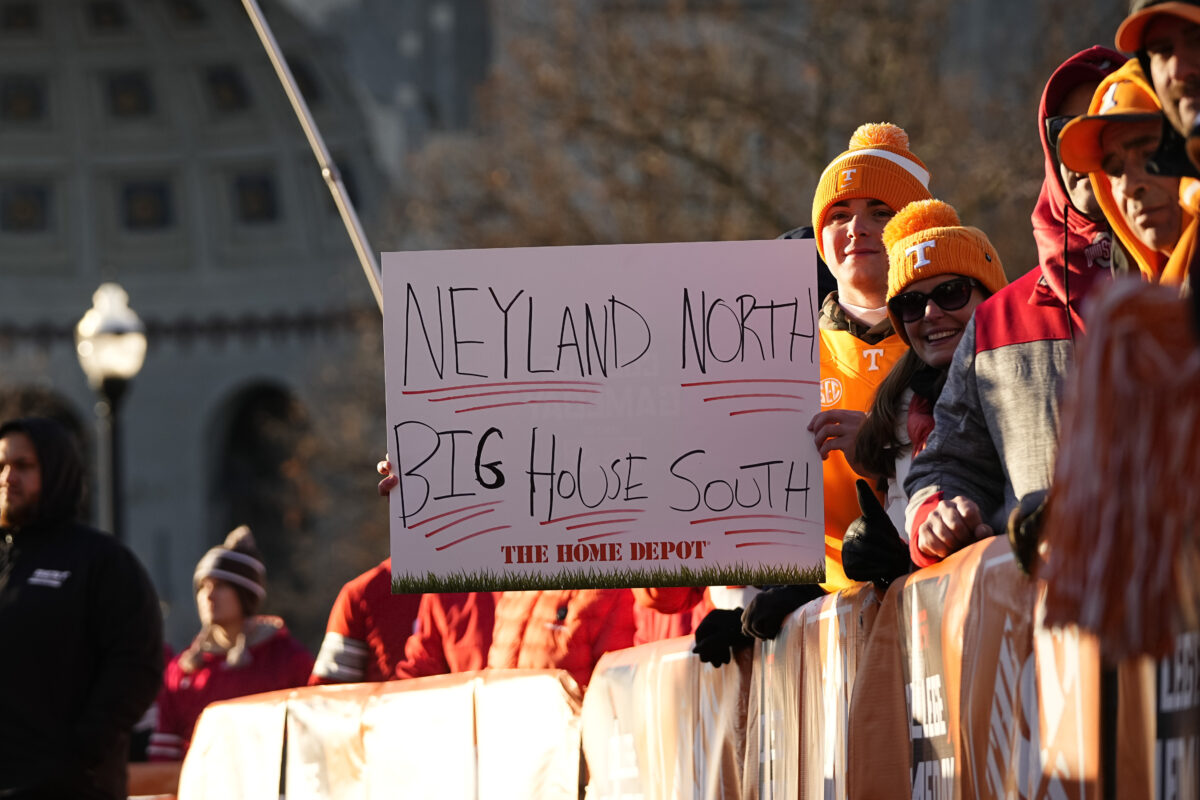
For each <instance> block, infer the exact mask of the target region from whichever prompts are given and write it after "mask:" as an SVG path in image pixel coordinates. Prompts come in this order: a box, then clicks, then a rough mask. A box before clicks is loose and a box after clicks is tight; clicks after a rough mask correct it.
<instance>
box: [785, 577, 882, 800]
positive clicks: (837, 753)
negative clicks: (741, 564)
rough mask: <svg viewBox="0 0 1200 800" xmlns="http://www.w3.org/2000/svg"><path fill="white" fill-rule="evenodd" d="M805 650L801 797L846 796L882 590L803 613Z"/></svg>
mask: <svg viewBox="0 0 1200 800" xmlns="http://www.w3.org/2000/svg"><path fill="white" fill-rule="evenodd" d="M797 613H798V614H799V617H800V624H801V626H802V629H803V632H804V636H803V640H802V644H801V648H800V662H801V672H800V674H801V676H802V688H801V695H800V709H801V712H802V716H801V719H802V720H803V724H802V725H801V726H800V770H799V771H800V797H801V798H813V800H822V799H823V800H843V798H845V797H846V772H847V760H846V759H847V752H848V751H847V741H846V737H847V735H848V726H849V710H850V698H851V694H852V693H853V688H854V679H855V676H856V675H857V674H858V668H859V664H860V659H861V656H862V651H863V648H864V647H865V646H866V642H867V638H868V635H869V634H870V631H871V628H872V627H873V625H874V623H875V618H876V615H877V614H878V613H879V592H878V591H877V590H876V589H875V586H874V585H873V584H870V583H856V584H854V585H852V586H850V587H848V588H846V589H843V590H842V591H840V592H836V593H834V594H831V595H828V596H826V597H823V598H821V599H819V600H815V601H813V602H811V603H809V604H807V605H805V606H804V607H802V608H801V609H800V610H799V611H798V612H797Z"/></svg>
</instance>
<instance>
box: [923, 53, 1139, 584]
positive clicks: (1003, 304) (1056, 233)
mask: <svg viewBox="0 0 1200 800" xmlns="http://www.w3.org/2000/svg"><path fill="white" fill-rule="evenodd" d="M1124 62H1125V57H1124V56H1122V55H1121V54H1120V53H1117V52H1116V51H1115V50H1109V49H1107V48H1104V47H1092V48H1089V49H1088V50H1085V51H1083V52H1081V53H1078V54H1076V55H1075V56H1072V57H1071V58H1070V59H1068V60H1067V61H1066V62H1065V63H1064V64H1063V65H1062V66H1060V67H1059V68H1058V69H1057V70H1056V71H1055V72H1054V74H1053V75H1052V76H1051V77H1050V80H1049V82H1047V84H1046V89H1045V91H1044V92H1043V94H1042V100H1041V104H1040V106H1039V108H1038V130H1039V131H1040V134H1041V142H1042V150H1043V153H1044V156H1045V158H1044V161H1043V164H1044V170H1045V178H1044V180H1043V183H1042V191H1041V193H1040V195H1039V196H1038V200H1037V204H1036V206H1035V207H1034V211H1033V217H1032V219H1033V235H1034V239H1035V240H1036V242H1037V248H1038V257H1039V261H1040V262H1041V263H1040V264H1039V265H1038V266H1037V267H1035V268H1034V269H1033V270H1031V271H1030V272H1028V273H1026V274H1025V275H1024V276H1023V277H1021V278H1018V279H1017V280H1016V281H1014V282H1012V283H1010V284H1009V285H1008V286H1006V287H1005V288H1003V289H1001V290H1000V291H999V292H997V293H996V294H994V295H992V296H991V297H990V298H988V299H987V300H985V301H984V302H983V303H981V304H980V305H979V307H978V308H976V309H975V315H974V317H972V319H971V321H970V322H969V323H968V324H967V327H966V330H965V331H964V332H963V338H962V340H961V341H960V342H959V345H958V350H957V351H956V352H955V356H954V362H953V363H952V364H951V366H950V372H949V375H948V376H947V379H946V385H945V388H944V389H943V390H942V394H941V396H940V398H939V399H938V403H937V406H936V407H935V409H934V426H933V432H932V433H931V434H930V436H929V439H928V440H927V442H926V446H925V449H924V450H923V451H922V452H921V453H920V454H919V455H918V456H917V457H916V458H915V459H914V460H913V465H912V469H911V470H910V472H909V474H908V478H907V479H906V480H905V483H904V487H905V491H906V492H907V493H908V496H909V498H910V499H909V503H908V509H907V513H906V518H907V528H908V532H909V543H910V552H911V554H912V558H913V562H914V563H915V564H916V565H917V566H919V567H921V566H928V565H929V564H931V563H933V561H934V559H930V558H929V557H928V556H926V555H925V554H924V553H922V552H920V551H919V550H918V549H917V537H916V535H915V534H916V531H917V529H918V528H919V527H920V526H921V523H923V522H924V521H925V519H926V517H928V516H929V513H930V512H931V511H932V510H933V509H934V507H936V506H937V504H938V502H939V501H941V500H943V499H951V498H954V497H956V496H959V495H961V496H964V497H967V498H969V499H971V500H973V501H974V502H975V503H976V504H977V505H978V506H979V509H980V512H981V514H982V516H983V519H984V522H986V523H988V524H989V525H991V526H992V529H993V530H994V531H997V532H999V531H1002V530H1004V525H1005V522H1006V521H1007V518H1008V515H1009V513H1010V512H1011V511H1012V509H1013V508H1015V507H1016V505H1017V501H1018V500H1019V499H1020V498H1021V497H1022V496H1024V495H1025V494H1027V493H1029V492H1032V491H1036V490H1039V489H1045V488H1047V487H1048V486H1049V485H1050V478H1051V474H1052V472H1053V469H1054V454H1055V449H1056V442H1057V436H1058V400H1059V393H1060V387H1061V385H1062V382H1063V380H1064V379H1065V377H1066V375H1067V373H1068V371H1069V369H1070V366H1071V363H1072V360H1073V354H1074V348H1075V338H1076V336H1077V335H1079V334H1082V333H1083V331H1084V324H1083V319H1082V317H1081V316H1080V309H1081V307H1082V304H1083V301H1084V299H1085V298H1086V297H1087V296H1088V294H1089V293H1090V292H1091V290H1092V288H1093V286H1095V285H1096V284H1097V282H1099V281H1103V280H1107V279H1108V278H1109V277H1110V276H1111V271H1112V236H1111V234H1110V233H1109V231H1108V228H1107V225H1106V224H1105V223H1103V222H1094V221H1092V220H1089V219H1087V218H1086V217H1084V216H1083V215H1082V214H1081V213H1079V211H1078V210H1077V209H1075V208H1074V207H1073V206H1072V205H1071V202H1070V200H1069V198H1068V195H1067V190H1066V188H1065V187H1064V185H1063V182H1062V177H1061V176H1060V174H1059V170H1058V165H1057V161H1056V158H1055V156H1054V151H1053V150H1052V148H1051V145H1050V141H1049V139H1048V137H1047V135H1046V124H1045V123H1046V117H1047V116H1048V109H1049V110H1053V109H1057V108H1058V107H1059V105H1060V104H1061V103H1062V101H1063V99H1064V98H1065V97H1066V96H1067V94H1068V93H1069V92H1070V91H1071V90H1072V89H1073V88H1075V87H1076V86H1078V85H1079V84H1081V83H1084V82H1086V81H1092V82H1099V81H1101V80H1102V79H1103V78H1104V76H1105V75H1108V74H1109V73H1111V72H1112V71H1114V70H1115V69H1117V68H1118V67H1119V66H1121V64H1123V63H1124Z"/></svg>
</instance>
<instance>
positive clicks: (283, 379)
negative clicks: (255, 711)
mask: <svg viewBox="0 0 1200 800" xmlns="http://www.w3.org/2000/svg"><path fill="white" fill-rule="evenodd" d="M377 5H378V6H379V7H380V9H386V13H387V14H388V15H389V17H391V18H393V19H394V22H395V30H404V31H406V33H405V34H403V36H402V37H401V40H400V41H398V40H397V37H398V36H400V35H399V34H397V33H395V32H394V31H391V32H389V31H384V30H381V29H377V28H371V29H369V30H368V32H367V33H364V32H363V29H362V28H361V27H360V28H359V38H358V40H357V42H358V43H357V44H355V42H354V41H351V42H349V43H347V42H346V41H345V40H344V39H343V40H340V41H339V39H338V38H337V37H336V36H334V35H332V34H333V33H337V30H336V29H337V28H338V26H339V25H341V26H343V27H345V26H347V25H348V26H351V27H353V26H354V25H355V23H356V19H355V18H354V8H353V7H352V6H351V5H349V4H336V3H316V2H309V3H292V4H291V6H290V7H287V6H282V5H280V4H279V3H277V2H263V3H262V6H263V8H264V11H265V12H266V13H267V16H268V19H269V20H270V22H271V25H272V28H273V30H274V33H275V36H276V37H277V39H278V40H279V42H280V45H281V47H282V49H283V50H284V52H285V54H286V55H287V56H288V58H289V61H290V65H291V68H292V70H293V72H294V74H295V76H296V79H297V82H298V83H299V85H300V87H301V89H302V90H303V93H304V95H305V97H306V98H307V101H308V103H309V105H310V108H311V110H312V112H313V115H314V117H315V119H316V121H317V123H318V125H319V126H320V130H321V132H322V134H323V136H324V138H325V141H326V144H327V146H328V148H329V150H330V152H331V154H332V155H333V157H334V159H335V160H336V161H337V163H338V165H339V168H340V170H341V171H342V174H343V177H344V180H345V182H346V184H347V186H348V189H349V191H350V194H351V197H352V199H353V200H354V202H355V203H356V206H357V208H358V211H359V213H360V215H361V216H362V218H363V220H364V223H365V225H366V227H367V231H368V234H369V236H371V238H372V243H373V244H374V243H375V239H376V238H378V237H382V236H384V234H385V230H386V220H387V218H388V214H387V211H386V208H387V202H388V197H389V194H390V188H389V182H391V181H395V180H398V177H399V174H400V168H401V165H402V163H403V156H404V153H405V152H406V151H407V149H408V148H409V147H410V146H411V144H410V143H411V142H415V141H418V140H419V138H420V136H421V135H423V133H424V131H427V130H438V129H444V128H446V127H447V126H450V125H461V124H462V122H463V120H464V119H465V115H466V113H467V112H466V110H465V108H466V102H467V101H466V98H467V97H468V90H467V89H465V88H464V87H462V86H458V85H455V84H453V83H446V81H445V78H444V76H442V77H439V76H441V72H440V71H439V70H438V69H436V68H435V66H434V65H431V64H430V63H428V62H429V60H430V59H435V60H436V59H442V60H448V61H454V60H455V59H456V58H457V57H458V56H460V55H461V51H462V50H467V49H470V50H471V51H472V52H473V53H475V54H476V55H481V54H485V53H486V46H480V45H478V44H474V45H472V44H469V43H466V42H458V41H455V34H454V31H455V21H456V19H458V18H459V16H469V15H466V14H464V13H463V12H462V11H461V9H460V6H462V4H454V3H427V2H387V3H378V4H377ZM337 6H340V8H339V7H337ZM377 10H379V9H377ZM456 15H459V16H456ZM343 32H344V31H343ZM372 36H379V37H383V42H384V43H385V44H386V45H387V46H382V45H380V46H379V47H378V48H377V49H373V45H377V44H379V43H378V42H374V41H373V40H372V38H371V37H372ZM388 37H391V38H390V41H388ZM439 48H440V49H439ZM456 51H457V54H456ZM348 52H353V54H354V58H350V57H349V56H348ZM0 53H2V55H0V397H2V398H3V408H4V412H5V414H10V413H21V412H30V411H41V412H47V411H49V412H52V413H55V414H57V415H58V416H60V417H62V418H64V419H65V420H66V421H67V422H68V424H70V425H72V426H73V427H74V428H75V429H76V430H78V431H79V432H81V434H82V439H83V443H84V446H85V448H86V449H87V451H88V452H87V457H88V458H89V463H92V464H93V466H94V462H95V450H96V442H95V435H94V432H93V431H94V425H93V411H92V410H93V405H94V403H95V402H96V399H95V396H94V395H93V393H92V391H91V390H90V389H89V387H88V385H87V383H86V381H85V379H84V377H83V374H82V372H81V370H80V367H79V364H78V361H77V358H76V354H75V346H74V340H73V327H74V325H75V323H76V322H77V321H78V320H79V318H80V317H81V316H82V315H83V313H84V311H85V310H86V309H87V308H88V307H89V306H90V305H91V296H92V293H93V292H94V291H95V289H96V288H97V286H98V285H99V284H100V283H101V282H104V281H110V280H116V281H118V282H119V283H120V284H121V285H122V286H123V287H124V288H125V289H126V291H127V292H128V294H129V297H130V305H131V307H132V308H133V309H134V310H135V311H136V312H137V313H138V314H140V315H141V317H142V318H143V320H144V321H145V323H146V327H147V337H148V340H149V352H148V355H147V358H146V362H145V366H144V367H143V369H142V371H141V373H140V375H138V377H137V378H136V379H135V380H134V382H133V384H132V385H131V387H130V389H129V392H128V395H127V399H126V402H125V404H124V409H123V413H122V417H121V419H122V433H123V436H122V441H121V446H122V451H123V460H124V469H123V472H124V475H123V478H122V479H123V485H124V492H123V510H124V520H125V524H124V525H123V527H124V530H123V531H121V534H122V535H123V536H124V538H125V540H126V541H127V542H128V543H129V544H130V545H131V546H132V547H133V548H134V550H135V551H136V552H137V553H138V554H139V556H140V557H141V558H142V560H143V561H144V563H145V564H146V565H147V567H148V568H149V569H150V571H151V574H152V575H153V577H154V580H155V583H156V584H157V587H158V590H159V593H160V595H161V596H162V599H163V601H164V603H165V604H166V606H167V607H168V610H169V612H170V613H169V614H168V618H167V625H168V639H169V640H170V641H171V642H172V643H173V644H175V646H176V647H179V646H181V645H183V644H185V643H186V641H187V639H188V637H189V636H190V635H191V634H192V633H193V632H194V631H195V629H196V627H197V624H198V623H197V621H196V616H195V607H194V604H193V601H192V584H191V575H192V570H193V568H194V566H195V564H196V561H197V560H198V559H199V557H200V555H201V554H202V553H203V552H204V551H205V550H206V549H207V548H208V547H210V546H212V545H213V544H215V543H216V542H218V541H220V539H221V538H223V536H224V534H225V532H226V531H228V530H229V529H230V528H231V527H232V526H233V525H235V524H237V523H239V522H243V521H244V522H248V523H250V524H251V526H252V527H253V528H254V529H255V531H256V535H257V537H258V539H259V542H260V545H261V546H262V549H263V550H264V554H265V555H266V558H267V561H268V570H269V571H270V573H271V581H272V584H271V588H272V593H273V595H274V596H275V597H274V599H275V600H276V602H275V603H272V602H271V600H272V597H270V596H269V597H268V610H276V611H280V612H282V613H284V615H285V616H287V617H288V618H289V622H290V623H291V624H292V625H293V627H295V628H298V629H299V632H300V633H301V634H302V635H304V636H305V637H306V639H307V641H308V642H309V644H310V646H313V645H315V643H316V637H317V634H318V633H319V631H320V630H321V628H322V627H323V625H324V614H325V613H327V610H328V607H329V604H330V603H331V602H332V599H333V593H334V592H336V589H337V587H338V586H339V585H340V583H341V582H342V581H344V580H346V579H347V578H349V577H350V576H351V575H352V574H353V572H352V571H350V570H351V568H352V567H353V568H357V569H361V568H364V567H366V566H368V565H369V564H370V563H374V561H375V560H378V559H379V558H382V557H383V556H384V555H386V539H384V538H381V539H380V540H379V541H378V542H377V543H375V547H376V548H377V549H376V550H375V552H367V553H365V554H362V553H356V554H354V557H353V558H349V557H348V558H345V559H343V560H342V561H341V562H338V561H336V560H334V561H329V560H328V559H325V558H323V557H322V554H328V553H331V552H334V553H337V552H340V546H339V537H340V536H342V535H343V534H346V533H347V531H345V530H343V529H342V523H341V522H340V520H341V519H342V516H340V515H339V514H338V513H337V512H338V510H339V509H340V508H342V507H344V506H346V505H359V506H365V505H369V506H370V510H371V511H374V512H375V513H377V514H380V513H381V511H382V509H381V507H380V506H379V505H378V503H379V501H378V500H377V499H376V498H374V497H372V496H371V494H372V492H370V489H369V487H370V486H371V485H372V484H373V479H372V478H371V465H372V464H373V463H374V460H375V459H376V458H378V457H379V453H378V452H376V449H377V448H376V447H374V446H373V442H376V441H382V431H380V432H379V434H378V435H376V436H375V437H373V438H371V437H368V438H367V441H368V442H369V443H372V446H371V447H370V449H369V450H367V451H366V452H353V453H346V454H344V455H345V456H346V458H347V460H348V462H349V463H357V465H358V468H359V469H360V470H361V472H362V474H363V478H365V484H361V485H365V486H366V487H367V489H366V490H364V491H363V496H362V497H355V498H334V499H333V501H332V502H329V500H328V498H326V507H324V508H325V510H324V512H323V513H318V511H317V510H315V506H314V503H313V498H312V497H309V496H307V494H308V490H310V489H314V490H315V489H318V488H319V486H318V484H319V483H320V482H321V479H320V477H319V476H320V469H319V466H320V465H319V464H317V465H316V468H314V465H313V464H312V463H311V462H312V461H314V458H313V454H314V453H317V454H319V453H320V452H322V449H321V447H320V446H319V445H318V446H316V447H315V449H314V447H313V446H310V445H306V443H305V439H306V437H313V436H316V437H324V438H325V439H327V440H328V439H331V438H332V439H334V440H335V444H337V442H336V438H337V435H338V434H337V432H336V431H334V430H331V429H330V425H329V417H330V415H331V414H332V413H333V412H332V411H331V409H330V403H331V402H334V400H331V398H334V399H335V400H336V395H337V391H338V390H339V388H344V381H343V380H342V377H341V375H339V369H340V368H346V367H347V365H351V364H353V362H354V359H355V358H356V357H357V355H356V354H357V353H358V351H359V349H360V343H361V341H362V336H361V335H360V334H361V330H363V329H366V330H368V331H369V330H370V329H371V328H372V327H374V328H375V329H377V328H378V326H379V312H378V311H377V310H376V309H375V304H374V300H373V299H372V297H371V294H370V292H369V290H368V288H367V283H366V281H365V279H364V277H363V274H362V270H361V268H360V266H359V264H358V262H357V260H356V259H355V256H354V252H353V250H352V248H351V245H350V241H349V238H348V236H347V234H346V231H345V228H344V226H343V224H342V222H341V220H340V218H339V217H338V215H337V213H336V210H335V208H334V205H333V202H332V200H331V198H330V195H329V192H328V191H327V189H326V187H325V185H324V183H323V182H322V180H321V178H320V175H319V173H318V171H317V168H316V162H315V160H314V157H313V155H312V153H311V150H310V149H309V146H308V144H307V142H306V140H305V139H304V137H303V135H302V133H301V130H300V127H299V125H298V123H297V121H296V118H295V116H294V114H293V112H292V109H291V107H290V105H289V104H288V102H287V99H286V96H285V95H284V93H283V91H282V89H281V87H280V85H279V82H278V80H277V78H276V76H275V74H274V71H273V70H272V68H271V66H270V63H269V61H268V60H267V57H266V55H265V53H264V50H263V47H262V46H261V44H260V43H259V40H258V38H257V36H256V34H255V32H254V30H253V28H252V27H251V24H250V22H249V18H248V15H247V12H246V11H245V9H244V8H243V5H242V3H241V2H238V1H237V0H28V1H27V2H18V1H16V0H5V2H2V3H0ZM355 59H357V61H356V60H355ZM347 64H350V65H351V66H357V67H358V68H359V69H360V70H361V71H362V72H364V73H366V74H371V75H374V76H375V80H374V81H372V82H366V83H358V84H356V85H353V86H352V85H351V82H350V81H349V80H348V79H347V77H346V74H345V68H346V65H347ZM439 81H440V82H439ZM410 129H411V132H408V131H409V130H410ZM379 249H383V248H382V247H381V246H379V245H376V250H379ZM371 392H374V393H375V394H378V395H379V397H378V399H376V398H371V402H375V403H379V404H381V403H382V386H381V385H379V386H374V387H368V388H367V390H366V393H368V394H369V393H371ZM345 444H347V445H350V443H348V442H347V443H345ZM305 448H307V450H305ZM328 449H329V445H328V444H327V445H326V446H325V450H326V451H327V450H328ZM305 454H307V456H306V455H305ZM298 473H305V474H303V475H301V474H298ZM93 485H95V482H94V481H93ZM329 508H332V509H333V511H332V512H330V511H329V510H328V509H329ZM313 540H316V541H317V542H324V543H325V546H324V547H314V545H313V544H312V541H313ZM304 543H307V544H304ZM301 544H304V546H300V545H301ZM366 549H367V550H371V547H369V546H368V547H367V548H366ZM297 554H299V555H297ZM302 557H303V558H311V559H313V560H320V561H322V562H323V563H321V564H309V565H307V569H301V566H302V565H299V564H297V563H296V561H297V559H299V558H302ZM347 562H348V564H349V565H348V566H347V565H346V564H347ZM339 564H340V565H342V566H343V568H342V569H337V568H335V565H339ZM289 573H291V575H290V576H289ZM296 575H303V576H306V577H305V579H303V580H296V579H295V576H296ZM277 585H278V586H279V587H281V590H280V591H279V592H276V591H275V588H276V586H277ZM298 599H304V600H307V601H309V602H308V605H310V606H311V609H310V608H307V607H306V608H296V609H291V608H288V607H287V606H288V605H293V606H298V605H301V604H300V603H298V602H297V600H298ZM288 600H290V601H291V602H290V603H289V602H287V601H288ZM281 605H282V607H281ZM293 610H294V611H295V613H294V614H293V613H291V612H292V611H293ZM297 615H298V616H299V617H301V618H299V619H298V618H296V617H297Z"/></svg>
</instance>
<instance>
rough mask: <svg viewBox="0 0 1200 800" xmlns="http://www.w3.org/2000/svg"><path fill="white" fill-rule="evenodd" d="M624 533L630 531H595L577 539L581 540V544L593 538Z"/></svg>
mask: <svg viewBox="0 0 1200 800" xmlns="http://www.w3.org/2000/svg"><path fill="white" fill-rule="evenodd" d="M622 533H629V531H613V532H612V533H593V534H592V535H591V536H580V537H579V538H578V539H576V540H575V541H577V542H579V543H580V544H583V543H584V542H587V541H591V540H592V539H603V538H604V537H606V536H620V535H621V534H622Z"/></svg>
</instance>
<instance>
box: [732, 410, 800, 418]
mask: <svg viewBox="0 0 1200 800" xmlns="http://www.w3.org/2000/svg"><path fill="white" fill-rule="evenodd" d="M776 411H788V412H790V413H792V414H803V413H804V409H802V408H748V409H746V410H745V411H730V412H729V416H731V417H738V416H741V415H742V414H771V413H774V412H776Z"/></svg>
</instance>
